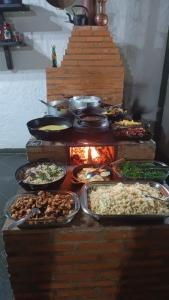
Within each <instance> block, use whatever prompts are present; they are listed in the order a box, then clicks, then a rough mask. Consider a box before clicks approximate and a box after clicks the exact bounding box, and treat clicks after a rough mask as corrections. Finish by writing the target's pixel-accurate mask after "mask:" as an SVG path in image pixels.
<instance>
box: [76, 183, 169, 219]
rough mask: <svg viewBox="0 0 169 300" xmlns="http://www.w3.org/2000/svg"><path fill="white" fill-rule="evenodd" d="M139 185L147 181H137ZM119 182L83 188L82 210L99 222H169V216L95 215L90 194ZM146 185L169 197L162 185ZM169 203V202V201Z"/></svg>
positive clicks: (87, 185)
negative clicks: (91, 207) (91, 208)
mask: <svg viewBox="0 0 169 300" xmlns="http://www.w3.org/2000/svg"><path fill="white" fill-rule="evenodd" d="M122 182H123V183H126V184H133V181H127V180H126V181H122ZM137 182H139V183H145V181H137ZM117 183H118V182H115V181H113V182H104V183H99V182H97V183H89V184H86V185H84V186H83V187H82V190H81V197H80V200H81V208H82V210H83V211H84V212H85V213H86V214H88V215H90V216H91V217H93V218H95V219H96V220H97V221H120V222H126V221H127V222H130V221H131V222H132V221H136V222H137V221H164V220H165V219H166V218H167V220H168V218H169V214H166V215H99V214H95V213H93V212H92V211H91V210H90V208H89V203H88V193H89V192H90V191H91V190H92V189H94V188H97V187H98V186H99V187H100V186H110V185H115V184H117ZM146 183H149V184H150V185H151V186H152V187H155V188H156V189H158V190H160V192H161V193H162V194H163V195H164V196H166V197H167V196H169V190H168V189H167V188H166V187H165V186H164V185H162V184H160V183H157V182H150V181H147V182H146ZM167 201H168V200H167ZM168 206H169V201H168Z"/></svg>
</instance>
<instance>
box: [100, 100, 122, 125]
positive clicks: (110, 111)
mask: <svg viewBox="0 0 169 300" xmlns="http://www.w3.org/2000/svg"><path fill="white" fill-rule="evenodd" d="M102 109H103V111H102V114H103V115H105V116H107V117H108V118H109V120H111V121H120V120H123V119H124V118H125V116H126V114H127V110H125V109H123V107H122V104H120V105H110V104H104V105H103V106H102Z"/></svg>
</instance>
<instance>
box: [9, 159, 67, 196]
mask: <svg viewBox="0 0 169 300" xmlns="http://www.w3.org/2000/svg"><path fill="white" fill-rule="evenodd" d="M42 163H51V164H55V165H56V166H59V167H61V168H62V169H63V176H62V177H61V178H59V179H57V180H55V181H52V182H49V183H44V184H43V183H42V184H34V183H26V182H24V179H25V178H24V176H25V172H26V170H27V169H29V168H32V167H36V166H38V165H40V164H42ZM66 173H67V172H66V168H65V167H64V166H63V165H62V164H60V163H57V162H55V161H51V160H48V159H40V160H37V161H34V162H31V163H27V164H25V165H23V166H21V167H19V168H18V169H17V170H16V172H15V179H16V181H17V183H19V184H20V185H21V186H22V187H23V188H24V189H25V190H26V191H40V190H55V189H56V188H58V187H59V185H60V184H61V183H62V182H63V180H64V178H65V176H66Z"/></svg>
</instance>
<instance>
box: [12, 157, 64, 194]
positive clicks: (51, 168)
mask: <svg viewBox="0 0 169 300" xmlns="http://www.w3.org/2000/svg"><path fill="white" fill-rule="evenodd" d="M65 176H66V168H65V166H63V165H61V164H60V163H58V162H55V161H51V160H48V159H40V160H37V161H34V162H30V163H27V164H25V165H23V166H21V167H19V168H18V169H17V170H16V172H15V178H16V181H17V182H18V183H19V184H20V185H21V186H22V187H23V188H24V189H25V190H33V191H34V190H47V189H50V190H52V189H53V190H55V189H57V188H58V186H59V185H60V184H61V183H62V182H63V180H64V178H65Z"/></svg>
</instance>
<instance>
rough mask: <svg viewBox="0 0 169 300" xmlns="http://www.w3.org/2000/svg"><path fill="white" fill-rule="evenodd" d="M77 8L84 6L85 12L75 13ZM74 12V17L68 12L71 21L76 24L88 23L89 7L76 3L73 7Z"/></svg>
mask: <svg viewBox="0 0 169 300" xmlns="http://www.w3.org/2000/svg"><path fill="white" fill-rule="evenodd" d="M75 8H83V10H84V14H75V11H74V9H75ZM72 12H73V19H72V17H71V15H70V14H69V13H66V14H67V15H68V17H69V22H70V23H72V24H74V25H76V26H84V25H88V16H87V15H88V14H89V11H88V9H87V8H86V7H85V6H83V5H74V6H73V7H72Z"/></svg>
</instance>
